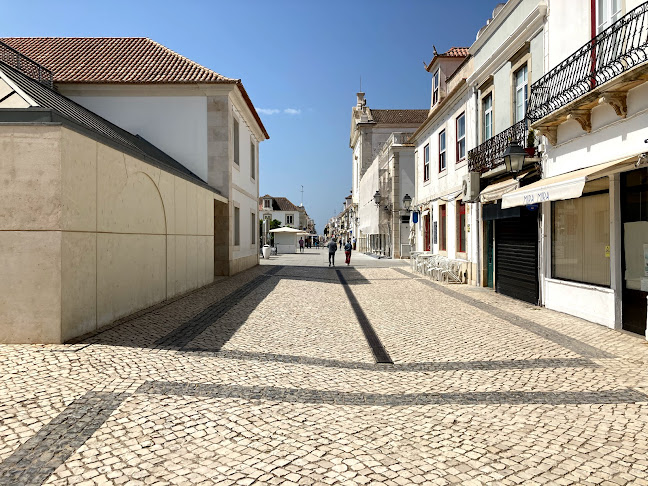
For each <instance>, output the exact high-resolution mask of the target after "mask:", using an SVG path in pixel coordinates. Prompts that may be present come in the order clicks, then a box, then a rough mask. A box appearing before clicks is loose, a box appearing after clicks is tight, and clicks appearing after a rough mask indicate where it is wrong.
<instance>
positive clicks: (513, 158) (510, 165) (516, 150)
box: [502, 142, 526, 174]
mask: <svg viewBox="0 0 648 486" xmlns="http://www.w3.org/2000/svg"><path fill="white" fill-rule="evenodd" d="M525 156H526V151H525V150H524V149H523V148H522V147H520V144H519V143H517V142H513V143H511V144H510V145H509V146H508V147H506V150H505V151H504V153H503V154H502V157H503V158H504V164H505V165H506V170H507V171H508V172H510V173H512V174H517V173H518V172H520V171H521V170H522V166H523V165H524V157H525Z"/></svg>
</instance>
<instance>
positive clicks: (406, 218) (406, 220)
mask: <svg viewBox="0 0 648 486" xmlns="http://www.w3.org/2000/svg"><path fill="white" fill-rule="evenodd" d="M409 222H410V217H409V215H408V216H401V224H409Z"/></svg>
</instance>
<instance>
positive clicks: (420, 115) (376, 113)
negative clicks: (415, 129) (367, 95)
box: [371, 108, 429, 125]
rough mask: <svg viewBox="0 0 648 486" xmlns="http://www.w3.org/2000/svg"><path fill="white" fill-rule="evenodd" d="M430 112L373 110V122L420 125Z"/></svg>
mask: <svg viewBox="0 0 648 486" xmlns="http://www.w3.org/2000/svg"><path fill="white" fill-rule="evenodd" d="M428 112H429V110H374V109H373V108H372V109H371V115H372V118H373V121H374V122H376V123H385V124H390V125H394V124H401V123H402V124H419V123H423V122H424V121H425V119H426V118H427V115H428Z"/></svg>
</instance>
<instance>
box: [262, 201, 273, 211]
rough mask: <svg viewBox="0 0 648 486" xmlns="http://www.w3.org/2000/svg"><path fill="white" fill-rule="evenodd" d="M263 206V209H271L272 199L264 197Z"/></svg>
mask: <svg viewBox="0 0 648 486" xmlns="http://www.w3.org/2000/svg"><path fill="white" fill-rule="evenodd" d="M263 208H264V209H272V199H264V200H263Z"/></svg>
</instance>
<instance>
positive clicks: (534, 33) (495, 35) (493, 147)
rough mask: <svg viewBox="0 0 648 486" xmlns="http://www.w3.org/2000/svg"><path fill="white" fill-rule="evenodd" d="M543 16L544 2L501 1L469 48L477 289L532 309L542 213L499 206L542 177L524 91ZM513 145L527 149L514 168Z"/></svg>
mask: <svg viewBox="0 0 648 486" xmlns="http://www.w3.org/2000/svg"><path fill="white" fill-rule="evenodd" d="M555 3H559V2H555ZM563 3H564V2H563ZM546 15H547V4H546V2H545V1H543V0H509V1H508V2H506V3H502V4H499V5H498V6H497V7H496V8H495V10H494V11H493V16H492V18H491V19H489V21H488V23H487V25H486V26H484V27H483V28H482V29H481V30H480V31H479V32H478V34H477V39H476V40H475V42H474V43H473V44H472V46H471V47H470V49H469V53H470V56H471V57H472V65H473V70H472V73H471V74H470V75H469V76H468V77H467V79H466V84H467V86H468V87H469V89H470V91H471V93H472V99H471V101H470V104H471V105H472V107H473V110H472V113H474V114H475V116H474V118H473V119H472V120H471V121H470V125H469V129H468V131H469V142H468V143H471V144H472V145H471V146H472V147H474V148H472V149H470V150H469V151H468V170H469V171H470V175H468V176H467V179H466V186H465V188H466V191H465V192H466V193H467V194H466V197H467V199H470V200H473V201H479V203H480V204H479V205H478V206H476V207H475V211H476V212H478V213H479V214H478V215H476V216H477V217H476V220H475V222H476V223H477V222H478V223H479V224H478V234H477V235H475V240H474V241H475V245H476V252H477V253H478V258H477V260H478V261H479V265H478V266H477V268H476V272H475V274H476V275H475V277H476V280H477V282H479V284H480V285H483V286H486V287H491V288H494V289H495V290H496V291H497V292H499V293H502V294H505V295H509V296H511V297H514V298H518V299H521V300H525V301H527V302H530V303H533V304H538V303H539V302H540V301H541V296H540V284H539V282H540V276H539V273H538V264H539V263H538V262H539V260H538V240H539V237H540V235H539V231H538V225H539V217H540V212H539V211H538V208H537V207H536V206H524V207H517V208H514V209H503V208H502V196H503V195H504V194H505V193H507V192H509V191H513V190H516V189H517V188H519V187H520V186H522V185H525V184H529V183H531V182H533V181H534V180H537V179H538V178H539V171H538V170H537V166H538V163H539V161H540V159H539V158H538V157H537V156H536V140H534V139H533V137H529V132H528V129H527V121H526V112H527V105H528V99H529V87H530V86H531V83H532V82H533V81H534V80H537V79H539V78H540V77H541V76H542V74H543V73H544V58H545V55H544V54H545V50H544V46H545V41H546V40H545V37H544V32H545V20H546ZM572 17H573V15H572ZM514 144H517V145H516V146H517V147H518V148H519V150H522V147H528V151H529V155H528V157H527V158H526V159H523V160H524V166H523V167H521V168H520V167H516V168H515V170H512V168H510V167H508V166H507V164H506V163H505V159H504V155H505V152H506V150H507V148H508V147H510V146H512V145H514ZM520 169H521V170H520Z"/></svg>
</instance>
